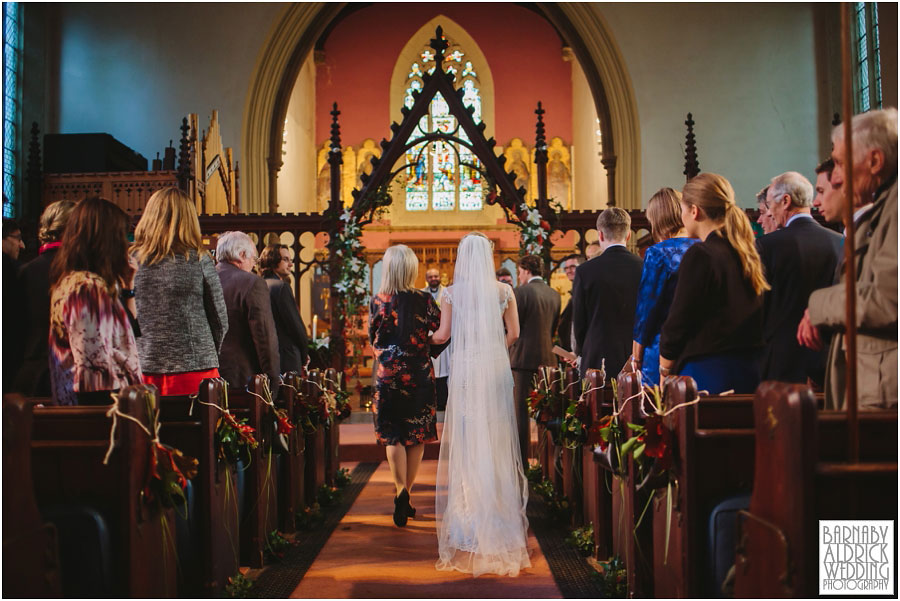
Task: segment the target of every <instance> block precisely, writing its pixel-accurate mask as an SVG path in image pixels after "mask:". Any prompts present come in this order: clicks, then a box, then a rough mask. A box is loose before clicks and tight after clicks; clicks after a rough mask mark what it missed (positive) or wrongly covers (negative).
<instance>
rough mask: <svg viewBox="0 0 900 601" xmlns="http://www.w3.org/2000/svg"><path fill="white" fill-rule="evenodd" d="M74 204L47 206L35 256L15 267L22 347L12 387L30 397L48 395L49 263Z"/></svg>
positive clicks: (61, 202) (40, 225)
mask: <svg viewBox="0 0 900 601" xmlns="http://www.w3.org/2000/svg"><path fill="white" fill-rule="evenodd" d="M74 207H75V203H74V202H72V201H71V200H58V201H56V202H54V203H50V204H49V205H47V208H46V209H44V212H43V213H41V218H40V220H39V230H38V241H39V242H40V244H41V246H40V250H39V251H38V256H37V257H35V258H34V259H32V260H31V261H29V262H28V263H26V264H25V265H23V266H22V268H21V269H20V270H19V282H20V286H21V289H22V293H23V295H24V302H23V303H22V309H23V310H22V315H21V319H22V325H23V326H24V329H25V349H24V360H23V363H22V368H21V369H20V370H19V373H18V375H17V377H16V385H15V389H16V391H18V392H21V393H22V394H24V395H26V396H30V397H49V396H50V363H49V352H50V351H49V349H48V347H47V338H48V336H49V335H50V266H51V265H52V263H53V259H54V258H55V257H56V254H57V253H58V252H59V245H60V238H62V234H63V230H65V228H66V223H67V222H68V221H69V215H70V214H71V213H72V209H73V208H74Z"/></svg>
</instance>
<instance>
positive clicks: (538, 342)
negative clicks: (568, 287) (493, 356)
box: [509, 280, 561, 370]
mask: <svg viewBox="0 0 900 601" xmlns="http://www.w3.org/2000/svg"><path fill="white" fill-rule="evenodd" d="M515 295H516V308H517V309H518V313H519V339H518V340H516V342H515V343H514V344H513V345H512V346H511V347H509V364H510V367H512V368H513V369H525V370H536V369H537V368H539V367H540V366H542V365H556V355H554V354H553V332H555V331H556V325H557V323H559V305H560V303H561V301H560V298H559V292H557V291H556V290H554V289H553V288H551V287H550V286H548V285H547V282H545V281H544V280H535V281H533V282H529V283H528V284H522V285H521V286H518V287H517V288H516V289H515Z"/></svg>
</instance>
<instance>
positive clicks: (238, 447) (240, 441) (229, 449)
mask: <svg viewBox="0 0 900 601" xmlns="http://www.w3.org/2000/svg"><path fill="white" fill-rule="evenodd" d="M255 434H256V430H255V429H254V428H253V427H252V426H249V425H247V418H242V419H237V418H235V417H234V415H232V414H231V412H230V411H228V410H227V409H225V410H224V411H222V414H221V415H220V416H219V421H218V422H216V446H217V447H218V449H219V458H220V459H224V460H225V461H228V462H229V463H231V464H234V463H237V462H238V460H240V459H241V458H246V459H248V460H249V456H250V449H255V448H256V447H257V446H259V442H258V441H257V440H256V437H255V436H254V435H255Z"/></svg>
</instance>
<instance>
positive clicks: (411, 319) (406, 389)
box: [369, 244, 441, 527]
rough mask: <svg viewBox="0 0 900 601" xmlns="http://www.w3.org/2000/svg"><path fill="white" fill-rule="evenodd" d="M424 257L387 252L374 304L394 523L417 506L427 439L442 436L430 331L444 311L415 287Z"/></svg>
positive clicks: (380, 430)
mask: <svg viewBox="0 0 900 601" xmlns="http://www.w3.org/2000/svg"><path fill="white" fill-rule="evenodd" d="M418 272H419V260H418V258H416V255H415V253H413V251H412V249H410V248H409V247H408V246H406V245H403V244H396V245H394V246H391V247H390V248H388V249H387V250H386V251H385V253H384V263H383V270H382V275H381V287H380V289H379V290H378V294H376V295H375V296H373V297H372V301H371V303H370V305H369V342H371V343H372V351H373V352H374V354H375V395H374V404H375V436H376V438H377V439H378V442H379V443H381V444H382V445H384V447H385V451H386V453H387V460H388V464H389V465H390V468H391V475H392V476H393V478H394V487H395V489H396V496H395V497H394V524H396V525H397V526H400V527H403V526H405V525H406V522H407V520H408V519H409V518H410V517H415V514H416V510H415V509H413V508H412V507H411V506H410V504H409V498H410V491H411V490H412V486H413V483H414V482H415V480H416V474H417V473H418V471H419V465H420V464H421V462H422V455H423V453H424V452H425V443H426V442H430V441H433V440H437V424H436V421H437V398H436V396H435V389H434V366H433V365H432V362H431V356H430V347H429V344H428V337H429V334H430V333H431V332H434V331H435V330H437V329H438V325H440V320H441V313H440V309H438V306H437V303H436V302H435V301H434V299H433V298H431V294H429V293H427V292H425V291H424V290H418V289H416V287H415V282H416V275H417V274H418Z"/></svg>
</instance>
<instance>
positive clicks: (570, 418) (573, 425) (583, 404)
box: [560, 360, 606, 450]
mask: <svg viewBox="0 0 900 601" xmlns="http://www.w3.org/2000/svg"><path fill="white" fill-rule="evenodd" d="M605 366H606V361H605V360H604V370H603V374H604V375H603V377H602V378H601V379H600V381H601V382H602V383H603V384H602V385H601V386H598V387H597V388H588V381H587V380H582V381H581V395H580V396H579V397H578V398H577V399H576V400H574V401H572V402H571V403H569V406H568V407H566V414H565V416H563V420H562V426H561V427H560V440H561V442H562V444H563V446H565V447H566V448H567V449H572V450H575V449H578V448H580V447H582V446H583V445H585V444H589V445H591V446H592V447H593V445H595V444H597V443H598V442H599V441H600V440H602V438H601V437H600V436H599V428H598V427H597V424H594V423H592V419H591V410H590V407H589V405H588V400H587V399H588V395H589V394H590V393H591V392H593V391H594V390H599V389H600V388H603V387H604V386H605V384H606V375H605V374H606V370H605Z"/></svg>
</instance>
